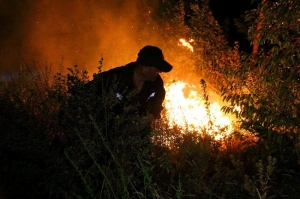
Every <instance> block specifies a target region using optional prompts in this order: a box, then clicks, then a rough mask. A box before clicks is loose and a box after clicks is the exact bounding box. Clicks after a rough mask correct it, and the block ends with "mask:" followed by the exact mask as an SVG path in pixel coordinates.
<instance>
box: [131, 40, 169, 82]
mask: <svg viewBox="0 0 300 199" xmlns="http://www.w3.org/2000/svg"><path fill="white" fill-rule="evenodd" d="M136 61H137V63H138V64H139V65H140V66H141V68H142V73H143V75H144V76H145V77H146V78H147V80H149V81H154V80H155V79H156V77H157V75H158V73H161V72H170V71H171V70H172V68H173V67H172V65H171V64H169V63H168V62H167V61H165V59H164V56H163V53H162V50H161V49H160V48H158V47H156V46H149V45H148V46H145V47H143V48H142V49H141V50H140V52H139V53H138V58H137V60H136Z"/></svg>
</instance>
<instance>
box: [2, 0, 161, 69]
mask: <svg viewBox="0 0 300 199" xmlns="http://www.w3.org/2000/svg"><path fill="white" fill-rule="evenodd" d="M158 3H160V2H151V6H152V7H151V8H149V5H148V3H147V2H146V1H138V0H127V1H123V0H112V1H105V0H89V1H60V0H51V1H48V0H31V1H28V0H27V1H26V0H25V1H17V0H10V1H0V13H1V20H0V27H4V28H0V74H1V73H6V72H8V73H9V72H10V71H11V70H17V69H18V68H19V66H20V65H21V64H24V63H23V62H24V61H26V62H27V63H28V64H29V65H32V63H33V61H34V62H35V63H37V65H36V67H38V68H39V69H43V68H44V67H45V65H46V63H48V64H51V65H53V66H52V68H53V70H56V71H57V69H58V67H59V64H60V63H61V62H62V63H63V65H64V67H72V66H73V65H78V66H79V67H80V68H81V69H90V72H91V73H93V72H96V71H97V66H98V61H99V60H100V59H101V57H103V58H104V62H103V63H104V70H107V69H109V68H114V67H117V66H121V65H124V64H126V63H128V62H131V61H135V59H136V56H137V53H138V50H139V49H141V48H142V47H143V46H144V45H146V44H152V45H157V44H158V43H159V42H160V41H158V40H160V35H162V34H160V33H159V32H158V30H157V28H156V26H154V24H155V22H153V21H151V19H152V17H151V15H152V11H151V9H154V8H155V6H157V4H158Z"/></svg>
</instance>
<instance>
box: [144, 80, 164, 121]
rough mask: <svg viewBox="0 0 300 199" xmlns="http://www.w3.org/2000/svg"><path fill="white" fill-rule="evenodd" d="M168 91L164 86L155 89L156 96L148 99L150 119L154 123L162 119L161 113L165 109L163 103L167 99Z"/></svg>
mask: <svg viewBox="0 0 300 199" xmlns="http://www.w3.org/2000/svg"><path fill="white" fill-rule="evenodd" d="M165 94H166V91H165V89H164V87H163V85H160V86H158V87H157V88H156V89H155V94H154V96H151V97H149V99H148V102H147V103H148V107H149V109H148V118H149V120H151V121H154V120H155V119H160V113H161V111H162V109H163V106H162V104H163V101H164V99H165Z"/></svg>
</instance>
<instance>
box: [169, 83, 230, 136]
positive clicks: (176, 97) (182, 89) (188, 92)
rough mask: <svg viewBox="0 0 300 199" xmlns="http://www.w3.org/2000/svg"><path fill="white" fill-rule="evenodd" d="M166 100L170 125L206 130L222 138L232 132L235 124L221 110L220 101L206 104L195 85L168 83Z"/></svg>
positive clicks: (198, 130)
mask: <svg viewBox="0 0 300 199" xmlns="http://www.w3.org/2000/svg"><path fill="white" fill-rule="evenodd" d="M165 89H166V97H165V101H164V107H165V110H166V112H165V115H164V116H163V117H166V120H165V121H167V123H168V126H169V127H170V128H173V127H174V126H177V127H179V128H180V129H182V132H184V131H197V132H199V133H201V132H206V133H208V134H209V135H211V136H212V137H213V138H214V139H216V140H220V139H223V138H225V137H227V136H228V135H230V134H231V132H232V131H233V125H232V123H231V120H230V118H229V117H227V116H225V115H224V113H223V112H222V111H221V107H220V106H219V105H218V103H216V102H215V103H212V104H209V105H208V106H206V104H205V102H206V101H205V100H204V99H203V98H202V97H201V96H199V94H198V92H197V91H196V89H195V86H194V85H190V84H189V85H188V84H187V83H185V82H182V81H177V82H175V83H171V84H166V85H165Z"/></svg>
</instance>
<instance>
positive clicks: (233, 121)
mask: <svg viewBox="0 0 300 199" xmlns="http://www.w3.org/2000/svg"><path fill="white" fill-rule="evenodd" d="M151 2H153V1H151ZM198 2H200V4H201V5H200V6H199V4H193V3H191V4H188V5H186V4H184V2H183V1H180V2H178V3H177V4H176V6H174V5H173V4H170V5H171V6H170V7H168V9H167V8H166V7H167V6H166V5H165V4H164V3H167V1H163V2H160V3H162V4H163V6H162V5H160V6H162V7H159V8H160V9H154V8H153V9H149V7H147V6H141V5H145V4H146V3H145V1H138V3H136V4H135V5H136V7H137V8H139V9H137V10H138V11H139V12H137V14H138V15H137V16H138V17H140V18H141V19H143V21H142V22H143V23H142V25H140V24H139V23H135V24H134V26H133V25H132V24H130V23H131V20H128V21H127V23H128V24H130V25H131V26H130V27H132V30H133V29H134V28H136V29H138V30H139V31H138V32H139V33H140V34H139V37H138V39H137V37H135V36H133V35H134V34H131V33H132V32H131V31H129V34H128V35H130V37H135V38H134V39H135V40H137V42H136V43H134V42H131V41H129V40H127V37H125V36H124V35H125V34H124V31H120V30H117V29H114V28H112V27H109V25H108V24H107V23H106V24H105V28H108V30H107V31H103V36H104V37H107V36H110V35H109V34H107V32H109V31H111V32H113V31H112V30H114V31H115V30H116V31H115V32H113V33H114V34H116V35H119V34H120V35H121V36H122V37H121V38H122V39H124V40H122V41H121V42H119V43H118V45H119V46H120V44H124V49H123V50H122V51H126V50H127V48H128V46H133V47H132V48H138V47H137V46H140V45H142V43H143V42H144V41H145V40H146V41H151V42H152V43H154V44H157V45H158V46H162V48H163V49H164V51H165V52H166V56H167V57H168V59H169V58H170V59H172V60H173V62H174V66H175V67H174V69H175V70H174V71H172V73H170V76H168V77H166V76H163V74H162V77H163V79H164V80H165V89H166V98H165V101H164V108H165V109H164V111H163V114H162V118H161V119H160V120H159V121H157V122H155V123H154V124H153V127H154V128H153V129H152V131H151V134H149V133H148V134H146V135H145V132H146V131H145V129H143V128H142V127H143V126H141V124H142V122H143V118H138V117H137V118H129V117H128V115H126V114H120V115H115V114H114V113H113V111H112V107H113V105H114V104H115V103H116V97H115V94H114V93H113V92H112V93H110V94H112V95H109V94H108V95H106V96H100V97H99V96H94V95H92V94H91V93H90V92H87V90H86V89H85V83H86V82H87V81H88V80H89V79H90V78H91V77H90V76H89V75H91V74H90V73H89V72H88V71H86V70H81V69H79V68H80V65H79V66H76V65H75V66H73V67H69V68H68V72H67V73H61V72H57V71H54V72H53V71H51V66H50V65H47V66H46V67H45V71H42V70H40V68H39V67H38V66H36V65H31V64H28V63H24V65H23V66H22V68H21V69H20V71H19V74H18V75H16V76H14V75H12V78H11V80H10V81H1V82H0V95H1V98H0V110H1V111H0V129H1V131H0V135H1V139H0V159H1V160H2V162H1V164H0V176H1V178H0V185H1V186H0V198H1V194H2V193H3V194H2V195H3V196H4V198H5V199H6V198H7V199H9V198H108V199H110V198H230V199H235V198H299V195H300V190H299V187H300V184H299V182H300V177H299V176H300V175H299V173H300V171H299V162H300V161H299V160H300V156H299V154H300V147H299V146H300V144H299V123H300V121H299V118H300V117H299V114H300V113H299V110H300V105H299V102H300V97H299V93H300V92H299V91H300V87H299V85H300V84H299V66H300V64H299V61H300V59H299V56H300V55H299V52H300V51H299V49H300V46H299V44H300V43H299V42H297V41H299V35H300V34H299V26H298V25H299V12H300V9H296V8H299V5H298V4H299V2H298V1H293V0H290V1H284V0H278V1H276V2H271V1H268V3H267V4H265V3H264V4H261V5H260V6H259V7H258V8H260V9H258V10H254V11H253V12H250V13H248V14H247V18H248V20H249V24H252V26H251V27H250V29H249V34H250V35H249V38H250V39H252V40H251V41H253V40H255V44H256V48H255V49H256V50H255V53H254V54H244V53H243V54H242V53H241V52H240V51H239V45H238V43H236V44H235V45H232V46H230V45H229V44H228V43H227V42H226V41H225V39H224V33H223V31H222V28H221V27H220V26H219V25H218V23H217V22H216V20H215V19H214V17H213V15H212V13H211V10H210V8H209V1H198ZM44 3H45V2H44ZM81 3H83V2H81ZM120 3H121V1H120V2H118V3H116V8H117V7H118V6H119V4H120ZM140 3H141V4H140ZM158 4H159V3H158ZM42 5H43V4H42ZM45 5H48V3H46V4H45ZM80 5H81V4H80ZM88 6H90V4H89V5H88ZM164 6H165V7H164ZM186 6H189V9H188V10H189V12H192V14H191V13H188V14H191V15H188V16H189V18H188V19H189V20H188V23H187V24H188V25H186V22H187V21H186V16H187V13H185V12H186ZM62 8H63V9H64V10H65V8H64V7H62ZM143 8H145V9H144V10H143ZM291 8H295V9H291ZM52 9H53V8H52ZM52 9H51V10H52ZM169 9H172V12H170V10H169ZM54 10H56V9H54ZM70 10H74V9H70ZM145 10H146V11H145ZM149 10H151V12H148V11H149ZM124 12H125V13H128V10H126V11H124ZM260 12H262V14H263V15H259V14H260ZM62 13H63V12H62ZM286 13H289V14H286ZM105 14H107V15H110V14H111V13H109V12H108V11H107V13H105ZM174 15H175V16H174ZM38 16H42V14H40V15H38ZM63 16H65V14H63ZM124 16H125V15H124ZM257 16H263V17H259V18H258V19H257V18H256V17H257ZM274 16H276V21H274ZM114 17H115V16H113V17H112V18H114ZM135 17H136V16H135ZM138 17H136V18H138ZM133 18H134V17H133ZM93 19H94V20H93V22H95V21H97V18H93ZM146 19H151V20H146ZM154 19H155V20H158V22H157V23H154ZM253 19H257V20H253ZM98 20H99V19H98ZM123 21H124V18H119V19H118V20H117V22H118V23H116V24H118V26H119V25H120V24H123V23H121V22H123ZM145 21H147V23H144V22H145ZM86 23H87V24H88V22H86ZM127 23H126V24H125V25H128V24H127ZM40 24H42V21H39V25H40ZM72 24H73V23H72ZM125 25H124V26H125ZM258 25H259V27H260V28H259V30H257V27H258ZM105 28H104V29H105ZM45 29H48V28H45ZM78 29H79V28H78ZM270 29H271V30H272V31H270ZM33 30H34V29H33ZM92 30H94V29H92ZM97 30H98V29H97ZM287 30H288V31H287ZM255 31H260V33H261V34H257V32H255ZM75 32H76V31H75ZM85 32H86V31H85ZM94 32H96V31H94ZM154 32H155V34H154ZM36 34H39V32H38V31H37V32H36ZM50 35H52V34H50ZM153 35H159V37H157V38H153V37H150V36H153ZM34 36H35V34H33V36H32V37H33V38H34ZM258 36H259V38H258ZM149 37H150V38H149ZM182 37H184V38H190V37H191V38H193V40H184V39H182ZM72 38H73V37H72ZM122 42H123V43H122ZM108 43H109V42H108ZM125 44H129V45H125ZM160 44H161V45H160ZM39 45H42V43H39ZM107 46H109V48H110V49H114V48H115V46H110V45H107ZM46 47H47V46H44V47H43V48H46ZM257 47H259V48H257ZM43 48H42V49H43ZM85 48H88V47H87V46H85ZM53 49H57V48H55V47H53ZM89 49H90V48H89ZM259 49H260V50H259ZM287 49H289V50H287ZM257 50H258V52H257ZM133 51H134V50H133ZM51 52H52V51H51ZM53 52H54V51H53ZM93 52H95V50H93ZM109 53H111V54H112V55H111V57H116V56H113V53H112V51H109ZM117 55H118V56H119V55H120V53H118V54H117ZM127 56H128V57H129V55H128V54H127ZM124 57H126V56H125V55H124ZM124 57H122V58H121V59H125V58H124ZM104 58H105V56H104ZM97 59H98V58H97ZM102 61H103V60H102ZM67 63H69V62H67ZM101 64H103V62H101ZM67 66H69V65H67ZM109 67H110V66H107V65H106V66H105V67H104V68H101V67H99V68H98V69H99V71H97V72H100V71H101V70H102V69H106V68H109ZM54 68H55V67H54ZM187 71H188V72H187ZM128 108H131V107H128ZM147 132H148V131H147ZM149 137H150V139H146V138H149ZM149 140H151V141H152V142H151V143H149Z"/></svg>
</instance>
